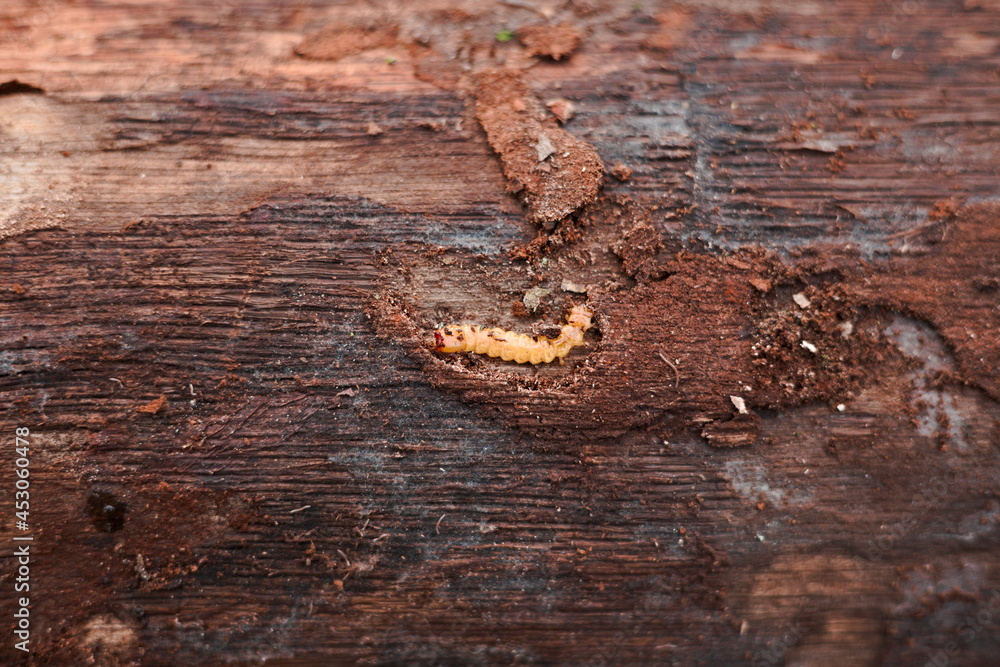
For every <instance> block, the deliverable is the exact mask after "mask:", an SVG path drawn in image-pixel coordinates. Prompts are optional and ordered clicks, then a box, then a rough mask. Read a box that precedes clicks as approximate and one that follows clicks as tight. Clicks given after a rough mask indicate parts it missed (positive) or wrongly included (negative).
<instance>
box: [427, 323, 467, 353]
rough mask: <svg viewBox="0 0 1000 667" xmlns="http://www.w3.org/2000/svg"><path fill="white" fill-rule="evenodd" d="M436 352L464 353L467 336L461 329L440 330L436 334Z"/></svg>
mask: <svg viewBox="0 0 1000 667" xmlns="http://www.w3.org/2000/svg"><path fill="white" fill-rule="evenodd" d="M434 351H435V352H464V351H465V336H464V335H463V334H462V330H461V329H448V328H445V329H438V330H437V331H435V332H434Z"/></svg>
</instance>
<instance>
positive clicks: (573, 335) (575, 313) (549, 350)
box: [434, 306, 594, 364]
mask: <svg viewBox="0 0 1000 667" xmlns="http://www.w3.org/2000/svg"><path fill="white" fill-rule="evenodd" d="M593 316H594V312H593V311H592V310H590V309H589V308H587V307H586V306H573V308H572V309H570V311H569V314H568V315H567V316H566V324H564V325H563V327H562V330H561V331H560V332H559V335H558V336H556V337H555V338H547V337H545V336H529V335H527V334H521V333H516V332H513V331H504V330H503V329H498V328H492V329H488V328H484V327H480V326H476V325H472V324H455V325H452V326H447V327H444V328H442V329H438V330H437V331H435V332H434V343H435V347H434V349H435V350H436V351H437V352H445V353H449V352H475V353H476V354H485V355H488V356H490V357H500V358H501V359H503V360H504V361H515V362H517V363H519V364H526V363H531V364H540V363H543V362H544V363H550V362H552V361H554V360H556V359H562V358H563V357H565V356H566V355H567V354H569V351H570V350H571V349H573V348H574V347H576V346H577V345H581V344H582V343H583V332H584V331H586V330H587V329H589V328H590V320H591V318H592V317H593Z"/></svg>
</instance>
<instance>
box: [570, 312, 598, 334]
mask: <svg viewBox="0 0 1000 667" xmlns="http://www.w3.org/2000/svg"><path fill="white" fill-rule="evenodd" d="M593 316H594V311H592V310H591V309H590V308H587V307H586V306H573V307H572V308H571V309H570V311H569V315H567V316H566V323H567V324H572V325H573V326H576V327H580V328H581V329H583V330H584V331H586V330H587V329H589V328H590V318H592V317H593Z"/></svg>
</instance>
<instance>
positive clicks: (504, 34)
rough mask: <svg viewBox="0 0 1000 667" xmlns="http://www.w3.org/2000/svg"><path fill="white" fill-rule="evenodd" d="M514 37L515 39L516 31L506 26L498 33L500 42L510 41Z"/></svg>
mask: <svg viewBox="0 0 1000 667" xmlns="http://www.w3.org/2000/svg"><path fill="white" fill-rule="evenodd" d="M512 39H514V31H513V30H509V29H507V28H504V29H503V30H501V31H500V32H498V33H497V41H498V42H509V41H510V40H512Z"/></svg>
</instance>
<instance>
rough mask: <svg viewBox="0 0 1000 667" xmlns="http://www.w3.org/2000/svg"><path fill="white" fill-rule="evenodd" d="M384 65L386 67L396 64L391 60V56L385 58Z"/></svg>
mask: <svg viewBox="0 0 1000 667" xmlns="http://www.w3.org/2000/svg"><path fill="white" fill-rule="evenodd" d="M385 64H386V65H395V64H396V59H395V58H393V57H392V56H386V57H385Z"/></svg>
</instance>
